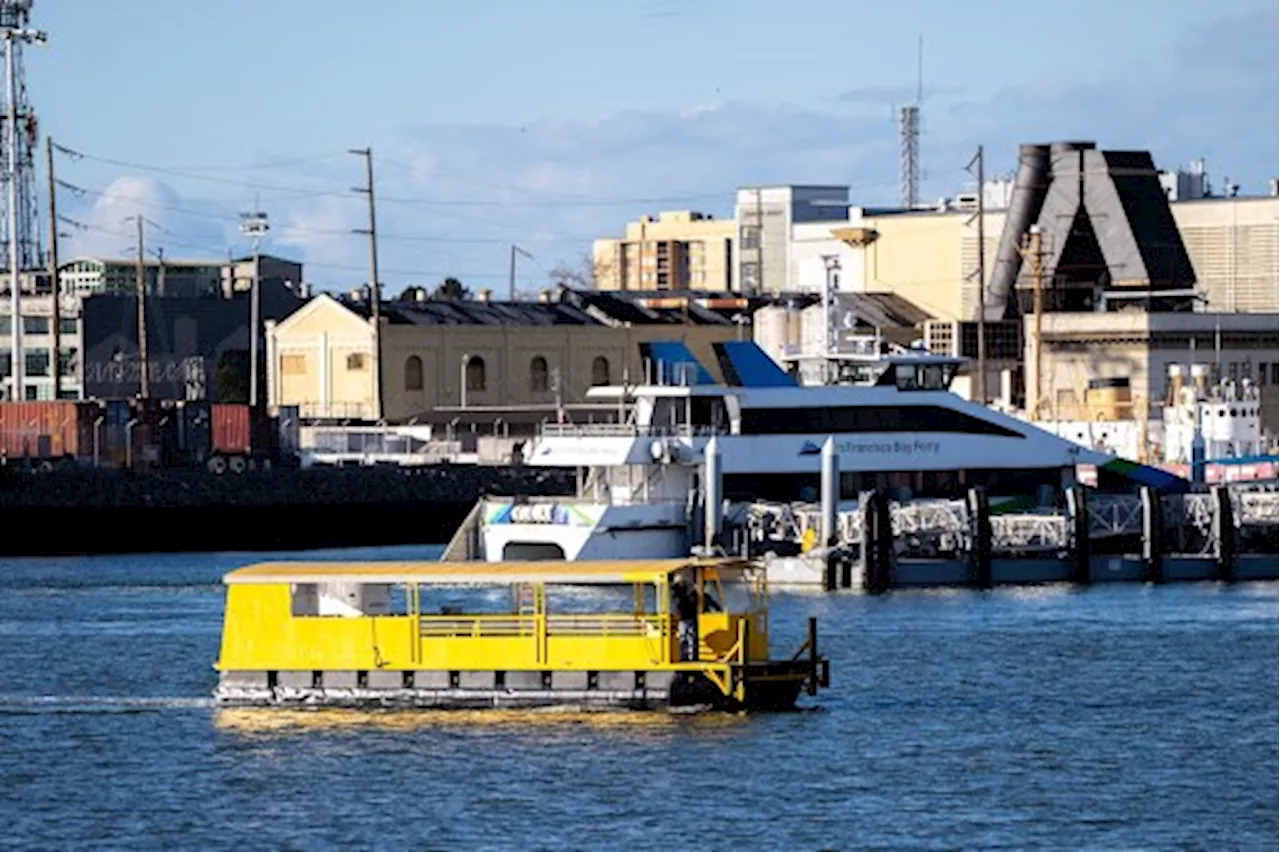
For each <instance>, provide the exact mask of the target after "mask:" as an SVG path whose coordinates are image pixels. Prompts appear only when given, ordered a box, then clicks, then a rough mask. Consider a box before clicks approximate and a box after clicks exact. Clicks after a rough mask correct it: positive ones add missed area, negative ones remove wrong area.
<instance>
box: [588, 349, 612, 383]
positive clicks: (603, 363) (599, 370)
mask: <svg viewBox="0 0 1280 852" xmlns="http://www.w3.org/2000/svg"><path fill="white" fill-rule="evenodd" d="M591 384H592V385H607V384H609V359H608V358H606V357H604V356H603V355H597V356H596V359H595V360H594V361H592V362H591Z"/></svg>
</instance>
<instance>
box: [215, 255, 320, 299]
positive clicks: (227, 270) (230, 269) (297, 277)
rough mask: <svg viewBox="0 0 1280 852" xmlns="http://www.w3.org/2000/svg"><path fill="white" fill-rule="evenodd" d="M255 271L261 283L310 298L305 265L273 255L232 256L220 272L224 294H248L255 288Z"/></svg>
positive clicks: (221, 288) (221, 287) (220, 283)
mask: <svg viewBox="0 0 1280 852" xmlns="http://www.w3.org/2000/svg"><path fill="white" fill-rule="evenodd" d="M255 272H256V273H257V276H258V280H259V282H261V283H262V284H265V285H270V286H275V287H277V288H279V287H283V288H284V289H287V290H293V291H295V292H297V293H298V294H299V295H300V296H302V297H303V298H307V295H308V287H307V284H306V283H305V282H304V281H303V279H302V264H301V263H298V262H297V261H296V260H287V259H285V258H283V257H276V256H274V255H270V254H259V255H258V256H257V257H256V258H255V257H254V256H253V255H249V256H247V257H233V258H231V260H229V261H228V262H227V263H225V264H223V265H222V267H221V269H220V271H219V280H218V284H219V289H220V290H221V292H222V295H223V296H226V297H230V296H231V294H232V293H247V292H249V290H250V289H251V288H252V287H253V278H254V274H255Z"/></svg>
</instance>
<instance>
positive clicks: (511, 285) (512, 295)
mask: <svg viewBox="0 0 1280 852" xmlns="http://www.w3.org/2000/svg"><path fill="white" fill-rule="evenodd" d="M517 254H522V255H524V256H525V257H527V258H529V260H533V255H531V254H529V252H527V251H525V250H524V249H522V248H520V246H518V245H516V244H515V243H512V244H511V267H510V269H509V270H508V273H507V299H508V300H510V301H512V302H514V301H515V300H516V255H517Z"/></svg>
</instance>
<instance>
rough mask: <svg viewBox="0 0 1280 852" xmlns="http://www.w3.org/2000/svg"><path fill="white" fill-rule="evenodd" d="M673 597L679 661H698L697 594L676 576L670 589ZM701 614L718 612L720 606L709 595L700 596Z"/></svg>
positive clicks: (686, 581) (688, 584)
mask: <svg viewBox="0 0 1280 852" xmlns="http://www.w3.org/2000/svg"><path fill="white" fill-rule="evenodd" d="M671 590H672V592H674V596H675V610H676V616H677V618H678V619H679V620H678V622H677V626H676V630H677V635H678V636H679V638H680V659H681V660H683V661H689V660H696V659H698V593H697V592H696V591H695V590H694V588H693V586H692V585H690V583H689V581H688V580H687V579H685V577H684V576H677V577H676V579H675V582H674V583H673V584H672V587H671ZM702 601H703V604H702V611H703V612H719V611H720V604H718V603H717V602H716V600H715V598H713V597H711V595H709V594H706V593H704V594H703V596H702Z"/></svg>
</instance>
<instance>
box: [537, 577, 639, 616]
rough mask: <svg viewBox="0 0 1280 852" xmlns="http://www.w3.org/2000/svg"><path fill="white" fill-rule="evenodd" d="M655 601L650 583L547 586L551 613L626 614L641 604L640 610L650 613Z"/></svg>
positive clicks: (633, 611) (635, 610) (549, 611)
mask: <svg viewBox="0 0 1280 852" xmlns="http://www.w3.org/2000/svg"><path fill="white" fill-rule="evenodd" d="M637 590H638V591H637ZM656 600H657V598H656V591H655V589H654V586H653V584H652V583H637V584H636V585H634V586H631V585H628V586H600V585H591V586H569V585H555V586H548V587H547V613H548V614H552V615H572V614H581V615H587V614H590V615H604V614H615V615H626V614H628V613H636V612H637V609H636V608H637V606H643V610H641V611H642V612H644V613H648V614H649V615H652V614H654V613H655V612H657V603H656Z"/></svg>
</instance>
